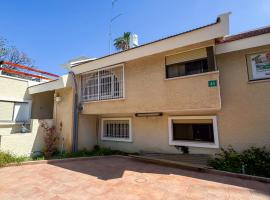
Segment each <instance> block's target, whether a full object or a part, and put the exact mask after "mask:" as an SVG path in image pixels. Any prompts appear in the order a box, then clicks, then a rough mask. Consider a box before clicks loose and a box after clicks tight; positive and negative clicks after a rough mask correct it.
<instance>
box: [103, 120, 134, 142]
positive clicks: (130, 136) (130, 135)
mask: <svg viewBox="0 0 270 200" xmlns="http://www.w3.org/2000/svg"><path fill="white" fill-rule="evenodd" d="M105 120H112V121H113V120H116V121H117V120H127V121H128V123H129V138H114V137H104V135H103V131H104V121H105ZM100 135H101V140H104V141H116V142H132V141H133V137H132V120H131V118H127V117H125V118H124V117H121V118H102V119H101V133H100Z"/></svg>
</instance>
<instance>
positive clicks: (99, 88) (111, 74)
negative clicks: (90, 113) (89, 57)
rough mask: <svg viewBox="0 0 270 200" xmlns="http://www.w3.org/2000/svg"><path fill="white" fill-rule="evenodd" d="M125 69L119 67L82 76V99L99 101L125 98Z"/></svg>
mask: <svg viewBox="0 0 270 200" xmlns="http://www.w3.org/2000/svg"><path fill="white" fill-rule="evenodd" d="M123 67H124V66H118V67H114V68H108V69H103V70H99V71H95V72H92V73H88V74H84V75H82V85H81V86H82V88H81V89H82V99H83V100H84V101H99V100H106V99H119V98H123V97H124V95H123V89H124V88H123V80H124V74H123Z"/></svg>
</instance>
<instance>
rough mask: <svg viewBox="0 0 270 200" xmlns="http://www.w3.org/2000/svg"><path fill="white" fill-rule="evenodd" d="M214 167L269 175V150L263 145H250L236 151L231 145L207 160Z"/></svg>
mask: <svg viewBox="0 0 270 200" xmlns="http://www.w3.org/2000/svg"><path fill="white" fill-rule="evenodd" d="M208 164H209V165H210V166H212V167H213V168H215V169H219V170H224V171H229V172H235V173H246V174H249V175H255V176H264V177H270V152H269V151H266V149H265V147H263V148H258V147H251V148H249V149H247V150H244V151H243V152H236V151H235V150H234V149H233V148H232V147H231V146H229V147H228V149H227V150H225V149H222V150H221V153H218V154H216V156H215V157H214V158H213V159H211V160H209V163H208Z"/></svg>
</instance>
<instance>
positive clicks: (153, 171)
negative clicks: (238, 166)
mask: <svg viewBox="0 0 270 200" xmlns="http://www.w3.org/2000/svg"><path fill="white" fill-rule="evenodd" d="M0 199H1V200H17V199H37V200H43V199H51V200H56V199H61V200H62V199H63V200H66V199H72V200H76V199H78V200H84V199H85V200H86V199H91V200H92V199H93V200H94V199H106V200H107V199H113V200H137V199H142V200H146V199H150V200H155V199H164V200H165V199H166V200H173V199H179V200H185V199H190V200H191V199H193V200H197V199H198V200H203V199H210V200H215V199H217V200H223V199H224V200H225V199H226V200H227V199H243V200H259V199H260V200H266V199H270V184H266V183H261V182H256V181H248V180H241V179H238V178H229V177H224V176H218V175H212V174H207V173H200V172H193V171H187V170H181V169H176V168H170V167H164V166H159V165H154V164H148V163H143V162H140V161H136V160H133V159H131V158H122V157H105V158H96V159H89V160H78V161H69V162H59V163H55V164H37V165H24V166H15V167H6V168H1V169H0Z"/></svg>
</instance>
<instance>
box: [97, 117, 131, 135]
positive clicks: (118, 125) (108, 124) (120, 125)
mask: <svg viewBox="0 0 270 200" xmlns="http://www.w3.org/2000/svg"><path fill="white" fill-rule="evenodd" d="M102 126H103V128H102V134H103V135H102V136H103V137H102V138H103V139H108V138H109V139H111V140H114V139H116V140H117V139H119V140H129V139H130V121H129V120H125V119H119V120H107V119H106V120H105V119H104V120H102Z"/></svg>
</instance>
